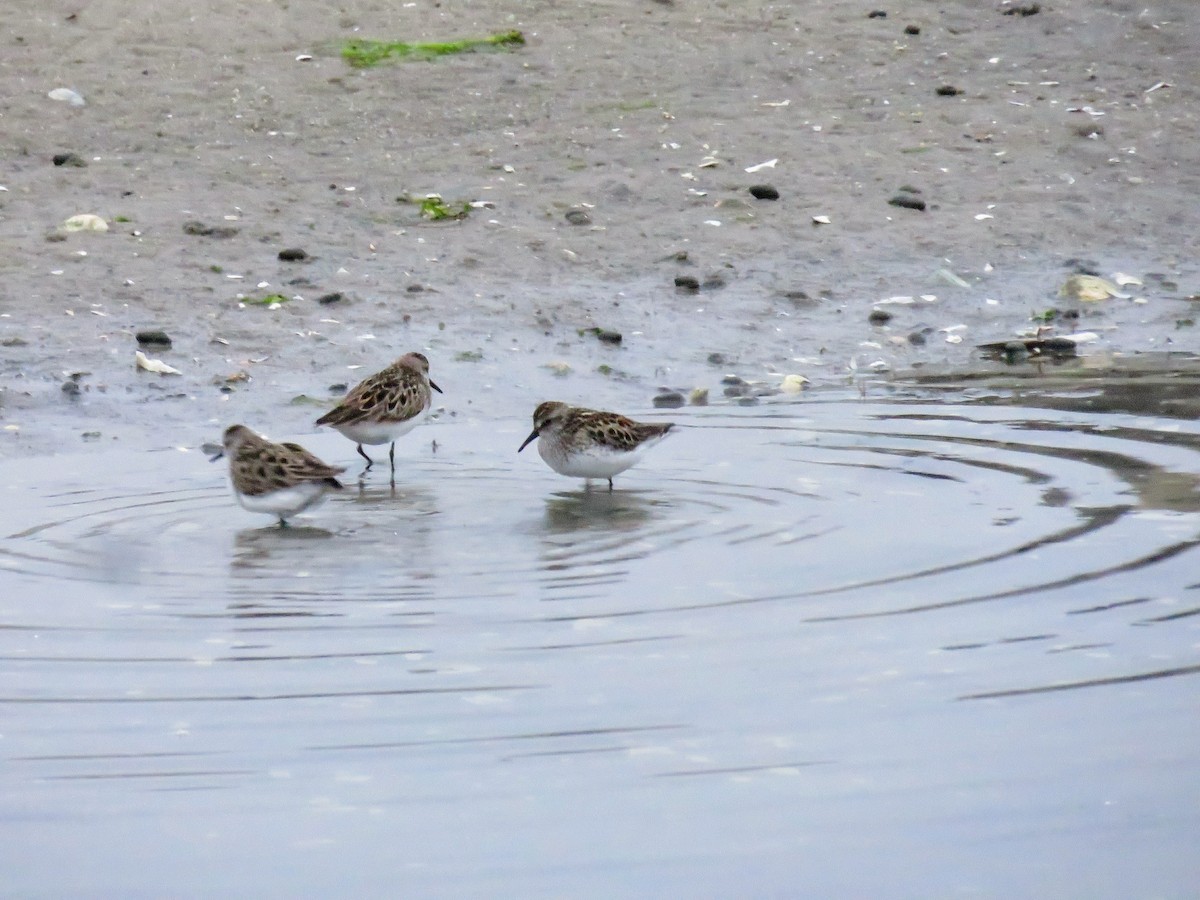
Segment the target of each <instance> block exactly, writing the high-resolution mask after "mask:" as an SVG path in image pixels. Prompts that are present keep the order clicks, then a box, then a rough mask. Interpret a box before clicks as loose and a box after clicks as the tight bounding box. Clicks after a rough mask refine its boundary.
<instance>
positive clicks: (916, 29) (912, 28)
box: [904, 25, 921, 34]
mask: <svg viewBox="0 0 1200 900" xmlns="http://www.w3.org/2000/svg"><path fill="white" fill-rule="evenodd" d="M904 33H905V34H920V33H921V26H919V25H905V26H904Z"/></svg>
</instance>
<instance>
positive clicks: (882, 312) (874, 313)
mask: <svg viewBox="0 0 1200 900" xmlns="http://www.w3.org/2000/svg"><path fill="white" fill-rule="evenodd" d="M867 321H868V322H870V323H871V324H872V325H886V324H887V323H888V322H890V321H892V314H891V313H890V312H888V311H887V310H886V309H873V310H871V314H870V315H869V316H867Z"/></svg>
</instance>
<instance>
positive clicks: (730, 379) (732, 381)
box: [721, 375, 746, 387]
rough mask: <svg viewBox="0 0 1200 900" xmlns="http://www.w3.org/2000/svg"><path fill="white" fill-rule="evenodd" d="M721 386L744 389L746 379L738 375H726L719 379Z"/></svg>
mask: <svg viewBox="0 0 1200 900" xmlns="http://www.w3.org/2000/svg"><path fill="white" fill-rule="evenodd" d="M721 384H728V385H738V386H742V387H744V386H745V385H746V379H744V378H742V376H740V375H726V376H725V377H724V378H722V379H721Z"/></svg>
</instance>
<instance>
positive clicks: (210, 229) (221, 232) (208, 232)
mask: <svg viewBox="0 0 1200 900" xmlns="http://www.w3.org/2000/svg"><path fill="white" fill-rule="evenodd" d="M183 233H184V234H195V235H199V236H200V237H214V238H231V237H233V236H234V235H235V234H237V233H238V230H237V229H236V228H234V227H233V226H232V225H206V224H205V223H204V222H200V221H197V220H196V219H193V220H191V221H190V222H184V223H183Z"/></svg>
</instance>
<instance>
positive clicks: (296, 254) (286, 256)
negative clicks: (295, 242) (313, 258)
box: [279, 247, 308, 262]
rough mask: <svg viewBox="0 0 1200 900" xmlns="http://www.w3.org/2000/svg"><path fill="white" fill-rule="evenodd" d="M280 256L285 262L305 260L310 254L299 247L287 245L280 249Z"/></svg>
mask: <svg viewBox="0 0 1200 900" xmlns="http://www.w3.org/2000/svg"><path fill="white" fill-rule="evenodd" d="M279 258H280V259H281V260H283V261H284V262H303V261H304V260H306V259H308V254H307V253H305V252H304V251H303V250H301V249H300V248H299V247H286V248H284V249H283V250H280V251H279Z"/></svg>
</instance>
